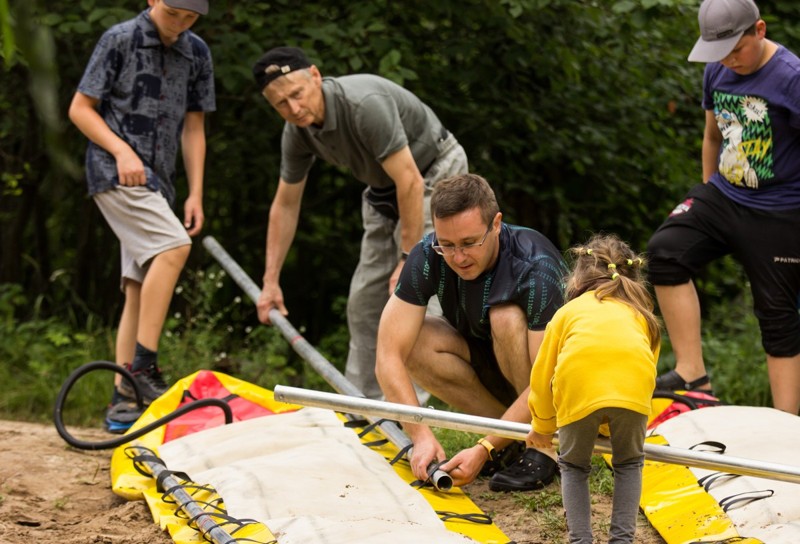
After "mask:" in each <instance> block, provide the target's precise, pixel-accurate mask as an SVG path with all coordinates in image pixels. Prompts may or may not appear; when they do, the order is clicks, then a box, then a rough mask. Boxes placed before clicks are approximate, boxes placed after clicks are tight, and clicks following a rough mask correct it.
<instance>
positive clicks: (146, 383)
mask: <svg viewBox="0 0 800 544" xmlns="http://www.w3.org/2000/svg"><path fill="white" fill-rule="evenodd" d="M131 374H133V379H134V381H135V382H136V386H137V388H138V389H139V391H140V392H141V393H142V401H143V402H144V404H145V406H146V405H149V404H150V403H151V402H153V401H154V400H156V399H157V398H158V397H160V396H161V395H163V394H164V393H166V392H167V390H168V389H169V386H168V385H167V383H166V382H165V381H164V378H163V376H162V375H161V370H159V368H158V367H157V366H156V365H153V366H151V367H149V368H145V369H143V370H137V371H136V372H131ZM117 391H119V392H120V394H122V395H124V396H126V397H130V398H133V399H135V398H136V392H135V391H134V390H133V387H131V384H130V383H128V380H126V379H124V378H123V379H122V381H121V382H120V384H119V386H118V387H117Z"/></svg>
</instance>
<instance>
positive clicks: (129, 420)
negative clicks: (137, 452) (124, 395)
mask: <svg viewBox="0 0 800 544" xmlns="http://www.w3.org/2000/svg"><path fill="white" fill-rule="evenodd" d="M141 415H142V411H141V410H139V407H138V406H136V402H135V401H134V400H132V399H123V400H121V401H119V402H117V403H116V404H110V405H109V406H108V408H107V409H106V417H105V421H103V426H104V427H105V429H106V431H108V432H110V433H112V434H122V433H124V432H125V431H127V430H128V429H130V428H131V426H132V425H133V424H134V423H136V420H137V419H139V416H141Z"/></svg>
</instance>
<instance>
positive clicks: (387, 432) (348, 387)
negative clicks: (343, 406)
mask: <svg viewBox="0 0 800 544" xmlns="http://www.w3.org/2000/svg"><path fill="white" fill-rule="evenodd" d="M203 246H204V247H205V248H206V250H208V252H209V253H211V255H212V256H213V257H214V258H215V259H216V260H217V262H219V264H220V266H222V268H224V269H225V271H226V272H227V273H228V274H229V275H230V277H231V278H233V281H235V282H236V284H237V285H238V286H239V287H240V288H241V289H242V290H243V291H244V292H245V293H246V294H247V296H248V297H250V300H252V301H253V304H257V303H258V298H259V296H260V295H261V290H260V289H259V288H258V286H257V285H256V284H255V282H253V280H252V279H251V278H250V276H248V275H247V273H246V272H245V271H244V270H243V269H242V267H240V266H239V264H238V263H237V262H236V261H235V260H233V257H231V256H230V255H229V254H228V252H227V251H225V248H223V247H222V246H221V245H220V244H219V242H217V241H216V239H214V238H213V237H212V236H206V237H205V238H203ZM269 319H270V321H271V322H272V324H273V325H275V327H276V328H277V329H278V330H279V331H280V332H281V334H282V335H283V337H284V338H286V340H287V341H288V342H289V344H290V345H291V346H292V348H293V349H294V350H295V351H296V352H297V353H298V354H299V355H300V356H301V357H302V358H303V359H304V360H305V361H306V362H307V363H308V364H309V365H311V367H312V368H313V369H314V370H315V371H316V372H317V373H318V374H319V375H320V376H322V378H323V379H324V380H325V381H326V382H327V383H328V385H330V386H331V387H333V389H334V390H336V391H338V392H339V393H341V394H343V395H348V396H351V397H358V398H364V393H362V392H361V391H359V390H358V388H357V387H356V386H355V385H353V384H352V383H350V381H349V380H348V379H347V378H345V377H344V375H343V374H342V373H341V372H339V370H338V369H337V368H336V367H335V366H333V364H331V362H330V361H328V360H327V359H326V358H325V357H323V356H322V354H320V353H319V352H318V351H317V350H316V349H314V347H313V346H312V345H311V344H310V343H309V342H308V341H307V340H306V339H305V338H303V336H302V335H301V334H300V333H299V332H298V331H297V329H295V328H294V327H293V326H292V324H291V323H289V320H288V319H286V318H285V317H284V316H283V315H281V313H280V312H279V311H278V310H277V309H275V308H273V309H271V310H270V311H269ZM367 420H368V421H369V422H370V423H373V424H374V423H375V422H376V421H378V419H377V418H370V417H367ZM378 427H380V429H381V432H383V434H384V436H386V438H388V439H389V441H390V442H391V443H392V444H394V445H395V446H397V447H398V448H399V449H401V450H402V449H403V448H405V447H407V446H409V445H411V439H410V438H409V437H408V436H407V435H406V434H405V433H404V432H403V431H402V430H401V429H400V428H398V427H397V425H395V424H394V422H392V421H384V422H381V423H379V424H378ZM408 456H409V457H410V456H411V452H410V450H409V452H408ZM431 483H432V484H433V485H434V487H436V489H439V490H440V491H447V490H449V489H450V488H452V487H453V479H452V478H451V477H450V475H449V474H447V473H446V472H444V471H441V470H437V471H435V472H434V473H433V475H431Z"/></svg>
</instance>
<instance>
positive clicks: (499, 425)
mask: <svg viewBox="0 0 800 544" xmlns="http://www.w3.org/2000/svg"><path fill="white" fill-rule="evenodd" d="M274 393H275V398H276V399H278V400H280V401H283V402H291V403H294V404H300V405H303V406H316V407H319V408H329V409H331V410H337V411H340V412H347V413H354V414H361V415H364V416H377V417H384V418H392V419H395V420H398V421H406V422H409V423H421V424H425V425H430V426H433V427H443V428H446V429H455V430H458V431H467V432H473V433H480V434H494V435H497V436H503V437H506V438H512V439H514V440H525V437H526V436H527V434H528V431H529V430H530V425H528V424H525V423H516V422H512V421H503V420H499V419H492V418H488V417H480V416H470V415H466V414H458V413H454V412H447V411H442V410H434V409H432V408H418V407H415V406H408V405H405V404H396V403H391V402H383V401H378V400H371V399H365V398H353V397H347V396H343V395H337V394H335V393H325V392H321V391H313V390H309V389H301V388H298V387H288V386H284V385H277V386H275V390H274ZM595 451H596V452H598V453H611V444H610V443H609V441H608V440H607V439H598V440H597V442H596V443H595ZM644 453H645V456H646V458H647V459H648V460H650V461H659V462H662V463H671V464H676V465H684V466H688V467H695V468H702V469H707V470H716V471H722V472H728V473H731V474H740V475H742V476H754V477H757V478H769V479H771V480H779V481H782V482H791V483H796V484H797V483H800V467H797V466H791V465H783V464H779V463H771V462H767V461H757V460H754V459H745V458H742V457H733V456H730V455H727V454H720V453H711V452H702V451H695V450H688V449H684V448H676V447H672V446H662V445H659V444H649V443H645V445H644Z"/></svg>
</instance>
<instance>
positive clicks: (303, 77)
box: [253, 47, 467, 398]
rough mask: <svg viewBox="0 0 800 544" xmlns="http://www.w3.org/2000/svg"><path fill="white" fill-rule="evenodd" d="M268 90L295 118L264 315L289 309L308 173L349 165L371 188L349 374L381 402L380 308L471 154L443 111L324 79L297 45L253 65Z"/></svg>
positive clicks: (287, 132)
mask: <svg viewBox="0 0 800 544" xmlns="http://www.w3.org/2000/svg"><path fill="white" fill-rule="evenodd" d="M253 76H254V77H255V80H256V84H257V85H258V89H259V91H260V92H261V93H262V94H263V96H264V98H266V100H267V101H268V102H269V103H270V104H271V105H272V107H273V108H275V110H277V111H278V113H279V114H280V115H281V117H283V119H285V120H286V124H285V126H284V130H283V138H282V142H281V169H280V181H279V184H278V190H277V192H276V194H275V198H274V200H273V202H272V206H271V208H270V216H269V226H268V229H267V253H266V267H265V272H264V278H263V281H264V285H263V289H262V291H261V297H260V299H259V302H258V310H259V318H260V319H261V321H263V322H265V323H268V322H269V315H268V313H269V310H270V309H271V308H277V309H278V310H279V311H280V312H281V313H283V314H284V315H286V314H287V313H288V312H287V310H286V307H285V305H284V300H283V292H282V291H281V288H280V285H279V279H280V272H281V268H282V267H283V263H284V260H285V258H286V254H287V253H288V251H289V248H290V246H291V243H292V240H293V239H294V235H295V232H296V229H297V221H298V215H299V211H300V204H301V200H302V196H303V191H304V189H305V186H306V181H307V178H308V173H309V170H310V169H311V166H312V164H313V163H314V161H315V160H316V159H317V158H320V159H322V160H324V161H326V162H328V163H331V164H334V165H337V166H345V167H347V168H348V169H349V170H350V172H351V173H352V175H353V176H354V177H355V178H356V179H358V180H359V181H361V182H362V183H364V184H366V185H367V187H366V189H365V190H364V192H363V195H362V204H361V213H362V216H363V225H364V236H363V238H362V241H361V254H360V257H359V263H358V266H357V268H356V271H355V273H354V275H353V278H352V281H351V284H350V293H349V296H348V302H347V323H348V328H349V331H350V346H349V348H350V349H349V354H348V358H347V366H346V370H345V376H346V378H347V379H348V380H349V381H350V382H351V383H353V385H355V386H356V387H357V388H358V389H359V390H360V391H362V392H363V393H364V394H365V395H366V396H367V397H368V398H380V397H381V396H382V394H381V390H380V387H379V386H378V383H377V380H376V379H375V344H376V338H377V330H378V322H379V321H380V316H381V311H382V310H383V307H384V305H385V304H386V301H387V300H388V298H389V295H390V292H391V290H393V288H394V285H395V283H396V281H397V277H398V276H399V274H400V270H401V269H402V267H403V263H404V262H405V258H406V257H407V255H408V252H409V251H410V250H411V248H412V247H413V246H414V245H415V244H416V243H417V242H418V241H419V240H420V239H421V238H422V236H423V234H424V233H426V232H430V231H431V230H432V225H431V220H430V212H429V199H430V193H431V190H432V189H433V186H434V185H435V184H436V182H437V181H439V180H440V179H444V178H447V177H450V176H452V175H455V174H461V173H466V172H467V157H466V154H465V152H464V150H463V149H462V147H461V146H460V145H459V143H458V142H457V141H456V138H455V137H454V136H453V135H452V134H451V133H449V132H448V131H447V130H446V129H445V128H444V126H443V125H442V123H441V122H440V121H439V119H438V118H437V117H436V114H434V112H433V111H432V110H431V109H430V108H429V107H428V106H427V105H426V104H424V103H423V102H422V101H421V100H420V99H419V98H417V97H416V96H415V95H414V94H412V93H411V92H409V91H408V90H406V89H404V88H403V87H401V86H399V85H397V84H395V83H392V82H391V81H389V80H387V79H384V78H382V77H379V76H375V75H370V74H355V75H347V76H342V77H335V78H334V77H325V78H323V77H322V75H321V74H320V72H319V70H318V69H317V67H316V66H314V65H313V64H312V63H311V62H310V61H309V60H308V58H307V57H306V55H305V53H304V52H303V51H302V50H300V49H298V48H295V47H276V48H274V49H271V50H269V51H267V52H266V53H265V54H264V55H263V56H262V57H261V58H260V59H259V60H258V61H257V62H256V63H255V65H254V66H253Z"/></svg>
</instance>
